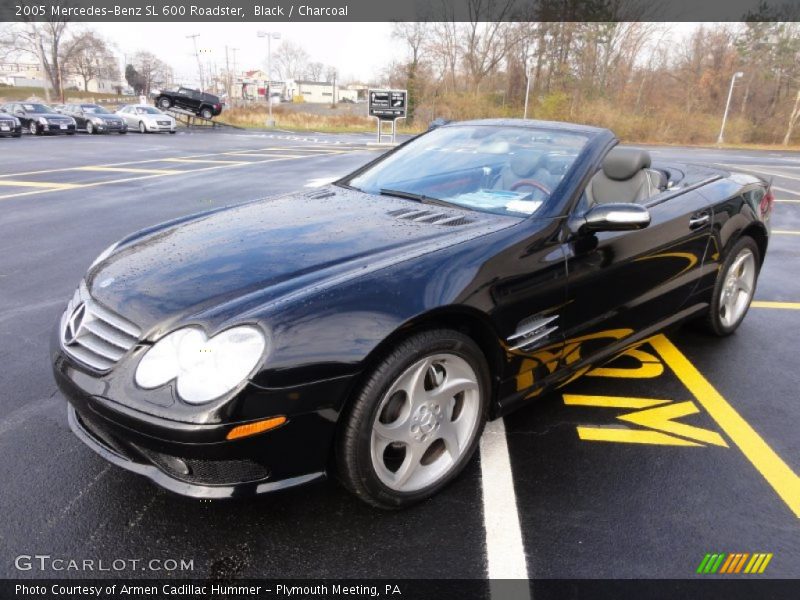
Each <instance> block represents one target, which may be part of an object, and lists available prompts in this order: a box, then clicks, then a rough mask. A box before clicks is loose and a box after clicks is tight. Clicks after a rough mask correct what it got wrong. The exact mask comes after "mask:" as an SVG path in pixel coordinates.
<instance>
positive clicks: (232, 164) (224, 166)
mask: <svg viewBox="0 0 800 600" xmlns="http://www.w3.org/2000/svg"><path fill="white" fill-rule="evenodd" d="M282 160H292V159H286V158H268V159H264V160H254V161H244V162H240V161H223V162H224V163H225V164H215V165H212V166H209V167H200V168H197V169H187V170H185V171H167V172H165V173H154V174H151V175H142V176H141V177H124V178H122V179H109V180H106V181H93V182H91V183H83V184H63V185H69V186H72V187H76V188H82V189H83V188H90V187H99V186H101V185H111V184H114V183H125V182H128V181H140V180H142V179H152V178H154V177H165V176H167V175H173V176H175V175H188V174H190V173H199V172H202V171H212V170H215V169H230V168H231V167H242V166H245V165H256V164H262V163H269V162H278V161H282ZM70 170H72V169H70ZM58 191H64V189H62V188H48V189H39V190H34V191H30V192H17V193H13V194H5V195H0V200H6V199H8V198H18V197H20V196H30V195H33V194H46V193H49V192H58Z"/></svg>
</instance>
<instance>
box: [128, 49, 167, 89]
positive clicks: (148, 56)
mask: <svg viewBox="0 0 800 600" xmlns="http://www.w3.org/2000/svg"><path fill="white" fill-rule="evenodd" d="M131 64H132V65H133V68H134V69H135V72H136V74H137V75H138V77H139V82H140V85H141V89H142V91H143V93H145V94H149V93H150V91H151V90H152V89H153V88H154V87H155V86H163V85H165V84H169V83H170V82H171V81H172V69H171V67H170V66H169V65H167V64H166V63H165V62H163V61H162V60H161V59H159V58H158V57H157V56H156V55H155V54H153V53H151V52H147V51H145V50H139V51H138V52H137V53H136V54H134V55H133V58H132V59H131Z"/></svg>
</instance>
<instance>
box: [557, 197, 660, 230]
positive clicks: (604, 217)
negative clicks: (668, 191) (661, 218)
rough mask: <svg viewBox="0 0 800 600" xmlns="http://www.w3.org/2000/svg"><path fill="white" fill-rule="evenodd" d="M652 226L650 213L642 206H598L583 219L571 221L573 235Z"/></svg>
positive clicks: (621, 204)
mask: <svg viewBox="0 0 800 600" xmlns="http://www.w3.org/2000/svg"><path fill="white" fill-rule="evenodd" d="M648 225H650V211H649V210H647V208H645V207H644V206H642V205H640V204H628V203H618V204H617V203H615V204H598V205H596V206H593V207H592V208H590V209H589V210H588V211H586V213H585V214H584V215H583V216H581V217H574V218H572V219H570V223H569V227H570V230H571V231H572V232H573V233H578V234H581V233H589V232H595V231H634V230H637V229H644V228H645V227H647V226H648Z"/></svg>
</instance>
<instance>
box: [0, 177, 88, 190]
mask: <svg viewBox="0 0 800 600" xmlns="http://www.w3.org/2000/svg"><path fill="white" fill-rule="evenodd" d="M0 185H7V186H10V187H32V188H46V189H50V188H53V189H57V190H68V189H72V188H76V187H82V186H81V185H80V184H77V183H46V182H44V181H17V180H13V181H10V180H8V179H0Z"/></svg>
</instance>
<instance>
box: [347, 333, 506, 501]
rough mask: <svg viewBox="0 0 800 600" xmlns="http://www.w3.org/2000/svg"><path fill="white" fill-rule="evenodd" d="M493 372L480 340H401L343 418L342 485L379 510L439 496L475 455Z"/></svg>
mask: <svg viewBox="0 0 800 600" xmlns="http://www.w3.org/2000/svg"><path fill="white" fill-rule="evenodd" d="M489 389H490V383H489V369H488V367H487V365H486V360H485V358H484V356H483V354H482V352H481V350H480V348H478V346H477V345H476V344H475V342H474V341H473V340H472V339H471V338H469V337H467V336H465V335H464V334H462V333H459V332H457V331H452V330H447V329H438V330H431V331H426V332H422V333H419V334H416V335H414V336H412V337H409V338H408V339H406V340H405V341H403V342H401V343H400V344H399V345H398V346H397V347H396V349H395V350H394V351H393V352H391V353H390V354H388V355H387V356H386V357H385V358H384V359H383V360H382V361H381V362H380V363H379V364H378V365H377V366H376V367H375V369H374V370H373V371H372V373H371V374H370V375H369V377H368V379H367V380H366V381H365V382H364V384H363V385H362V386H361V388H360V389H359V390H358V392H357V393H356V396H355V398H354V399H353V402H352V404H351V405H350V407H349V408H348V410H347V411H345V414H344V415H343V417H342V419H343V420H342V425H341V430H340V432H339V435H338V438H337V448H336V461H337V471H338V476H339V479H340V481H341V482H342V484H343V485H344V486H345V487H346V488H347V489H348V490H350V491H351V492H352V493H354V494H355V495H356V496H358V497H359V498H361V499H362V500H364V501H365V502H368V503H369V504H372V505H373V506H377V507H379V508H387V509H393V508H402V507H405V506H408V505H411V504H413V503H415V502H419V501H420V500H423V499H425V498H428V497H430V496H432V495H434V494H435V493H436V492H438V491H439V490H441V489H442V488H443V487H444V486H445V485H447V484H448V483H449V482H450V481H451V480H452V479H453V478H455V477H456V476H457V475H458V474H459V473H460V472H461V470H462V469H463V468H464V467H465V465H466V464H467V462H468V461H469V459H470V458H471V457H472V455H473V454H474V453H475V449H476V447H477V445H478V440H479V438H480V434H481V431H482V430H483V425H484V423H485V421H486V415H487V412H488V398H489Z"/></svg>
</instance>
